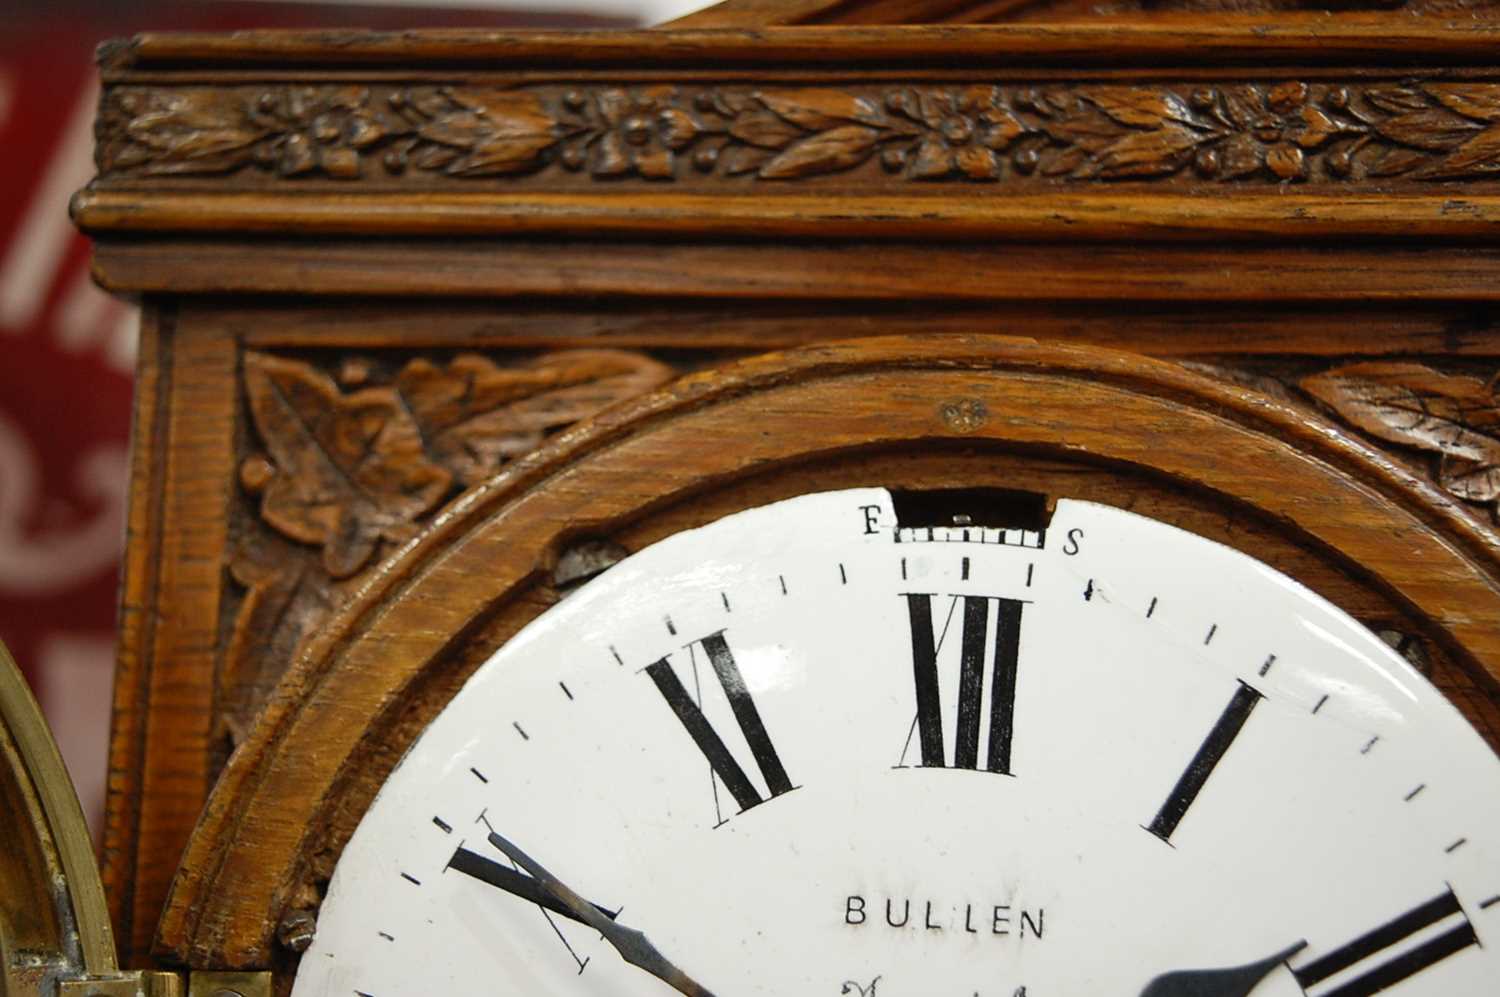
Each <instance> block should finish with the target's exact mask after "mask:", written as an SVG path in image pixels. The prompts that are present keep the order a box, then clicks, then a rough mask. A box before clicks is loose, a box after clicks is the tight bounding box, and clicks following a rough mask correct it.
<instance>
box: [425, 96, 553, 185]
mask: <svg viewBox="0 0 1500 997" xmlns="http://www.w3.org/2000/svg"><path fill="white" fill-rule="evenodd" d="M449 95H450V96H451V97H452V99H453V101H454V103H455V104H456V105H457V106H456V107H455V108H454V109H453V110H451V111H448V112H446V113H442V114H439V115H438V116H436V117H435V118H433V119H432V120H431V121H429V122H427V123H426V124H424V125H422V126H421V127H420V128H418V129H417V134H418V135H420V136H421V137H422V138H425V139H427V140H429V141H432V142H436V143H438V144H441V145H446V146H450V147H452V148H454V149H457V150H461V151H462V155H460V156H457V157H456V158H454V159H452V160H451V161H449V162H448V163H446V164H445V165H444V167H443V169H445V170H446V172H448V173H451V174H453V175H455V176H475V177H477V176H497V175H500V174H505V173H518V172H522V171H525V170H530V169H535V168H537V167H538V166H540V165H541V156H542V153H543V152H545V151H546V150H547V149H549V148H551V147H552V145H553V144H555V143H556V142H557V139H558V135H559V128H558V123H557V121H556V120H554V119H553V118H552V117H551V116H550V115H549V114H548V113H547V112H546V110H545V109H544V108H543V107H542V102H541V101H540V100H539V99H538V98H537V96H536V94H534V93H528V92H525V91H503V90H502V91H481V90H453V91H450V93H449Z"/></svg>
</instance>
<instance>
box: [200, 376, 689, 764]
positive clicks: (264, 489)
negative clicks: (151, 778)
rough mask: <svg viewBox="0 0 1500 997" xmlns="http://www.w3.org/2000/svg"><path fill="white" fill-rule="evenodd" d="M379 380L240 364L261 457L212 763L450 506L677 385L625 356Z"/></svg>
mask: <svg viewBox="0 0 1500 997" xmlns="http://www.w3.org/2000/svg"><path fill="white" fill-rule="evenodd" d="M377 367H378V364H377V363H376V362H375V361H373V360H370V359H367V358H363V357H352V358H346V359H345V360H343V362H342V363H341V364H340V365H339V367H338V370H337V372H336V374H334V375H330V374H328V373H326V372H324V370H322V369H321V368H320V367H319V366H317V365H315V364H314V363H310V362H307V361H305V360H301V359H290V358H287V357H282V356H277V355H274V354H270V353H248V354H246V355H245V356H244V358H243V377H242V383H243V388H244V396H245V402H246V408H247V410H248V416H249V422H250V424H251V426H253V434H252V435H253V440H254V443H255V445H256V448H255V449H254V450H253V452H251V453H249V454H248V455H247V456H245V457H244V459H243V460H242V461H241V463H240V468H239V485H240V488H241V489H242V491H243V493H244V494H245V495H246V496H247V497H248V498H250V499H251V502H250V503H249V504H248V505H246V506H242V507H241V508H242V512H241V514H240V515H239V516H238V517H236V518H237V521H236V522H235V524H234V526H235V536H236V541H235V543H234V546H233V549H232V552H231V555H230V562H229V571H230V575H231V577H232V579H233V580H234V582H235V583H236V585H237V586H239V588H240V589H241V590H242V593H243V594H242V596H241V598H240V601H239V607H238V610H237V612H236V614H235V618H234V622H233V624H232V629H231V631H230V633H229V635H228V638H227V640H226V641H225V642H224V647H225V651H224V654H223V657H222V659H221V664H220V671H219V676H218V682H217V689H218V703H219V717H218V730H217V734H218V738H217V740H218V742H219V744H220V745H221V747H225V748H230V747H232V746H233V745H234V744H236V743H238V741H239V740H240V738H241V736H242V734H243V732H244V730H245V729H246V728H247V726H248V724H249V723H250V721H251V719H252V718H253V717H254V715H255V713H256V711H257V710H258V709H259V708H260V706H261V704H262V703H263V702H264V698H265V696H266V695H267V694H268V693H269V691H270V689H271V688H272V687H273V686H274V685H275V683H276V680H277V679H278V678H279V677H280V674H281V671H282V669H283V668H284V667H285V664H286V662H288V661H289V660H291V658H292V656H293V654H294V653H295V651H296V648H297V645H298V644H299V643H300V642H301V640H302V638H303V637H304V636H305V635H306V634H308V633H310V632H311V631H312V630H314V629H316V627H317V626H318V625H319V624H320V623H321V622H323V621H324V620H325V619H327V618H328V616H329V614H330V613H332V611H333V610H334V609H336V608H337V607H338V606H339V605H341V604H342V603H343V602H344V601H345V600H346V599H347V598H348V596H349V595H350V593H352V592H353V591H354V590H355V589H356V588H358V586H359V585H360V584H361V582H362V579H363V576H364V575H365V574H367V573H368V572H369V571H370V570H372V568H373V567H374V566H375V565H376V564H378V563H379V561H380V560H381V559H382V558H383V557H384V556H385V555H387V554H388V553H389V552H390V551H391V550H392V549H393V548H394V545H396V544H399V543H401V542H403V541H404V540H406V539H408V538H409V537H410V536H412V535H413V534H415V532H416V531H417V530H418V529H419V528H420V527H421V525H422V524H423V523H424V522H425V521H426V520H427V519H429V518H431V517H432V516H433V515H434V514H436V512H437V511H438V510H439V509H440V508H441V507H442V506H443V505H444V504H445V502H446V501H447V500H450V499H451V498H452V497H453V496H455V495H456V494H457V493H458V492H459V491H460V490H461V489H463V488H465V487H468V486H470V485H473V484H476V483H478V482H480V481H483V480H484V479H485V478H487V477H489V476H490V475H492V474H494V473H495V472H497V471H498V470H499V469H500V468H501V467H502V466H503V465H504V464H505V463H506V462H507V461H509V460H512V459H514V458H516V457H518V456H521V455H522V454H525V453H527V452H529V451H531V450H533V449H535V448H536V447H538V446H540V445H541V443H542V442H543V441H544V439H545V438H546V437H547V436H548V435H550V434H551V433H553V432H556V431H557V430H560V429H562V428H565V427H567V426H569V425H572V424H573V423H575V422H578V421H580V420H583V419H586V418H588V417H590V416H592V415H594V414H595V413H596V412H599V411H601V410H602V409H604V408H607V407H609V406H610V405H613V404H615V403H616V402H620V401H624V400H626V399H629V398H633V397H635V396H637V395H641V394H644V393H646V392H648V391H650V390H651V389H653V388H656V387H658V386H659V385H661V384H663V383H665V382H666V381H667V380H668V379H669V378H671V377H672V376H673V373H674V372H673V370H672V368H670V367H668V366H666V365H664V364H661V363H658V362H657V361H655V360H653V359H651V358H650V357H648V356H646V355H644V354H641V353H633V352H626V351H619V350H571V351H560V352H555V353H548V354H543V355H541V356H538V357H536V358H534V359H530V360H524V361H519V362H517V361H511V362H508V363H505V364H498V363H496V362H495V361H493V360H491V359H489V358H487V357H484V356H481V355H478V354H460V355H458V356H455V357H453V358H452V359H449V360H446V361H435V360H432V359H429V358H427V357H415V358H412V359H409V360H407V361H406V362H405V363H404V364H401V365H400V366H399V368H398V369H396V370H395V371H394V373H391V374H390V375H388V376H380V375H378V374H377V373H376V369H377ZM251 506H253V511H251Z"/></svg>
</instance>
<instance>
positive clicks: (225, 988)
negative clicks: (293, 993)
mask: <svg viewBox="0 0 1500 997" xmlns="http://www.w3.org/2000/svg"><path fill="white" fill-rule="evenodd" d="M57 997H271V974H270V973H219V972H209V971H205V970H198V969H195V970H192V971H191V972H188V973H183V974H179V973H162V972H156V971H152V970H136V971H133V972H125V973H116V974H115V975H113V976H100V977H94V978H92V979H84V980H63V981H62V982H60V983H59V984H58V985H57Z"/></svg>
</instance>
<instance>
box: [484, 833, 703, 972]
mask: <svg viewBox="0 0 1500 997" xmlns="http://www.w3.org/2000/svg"><path fill="white" fill-rule="evenodd" d="M490 844H492V845H494V846H495V847H496V848H498V849H500V850H501V851H502V852H504V853H505V855H506V857H507V858H509V859H510V860H511V861H513V862H515V863H516V865H519V866H520V867H521V868H522V869H525V870H526V872H527V873H528V874H530V876H531V878H533V879H535V880H536V881H537V883H539V884H540V885H541V887H542V889H544V890H546V891H547V892H548V893H550V894H552V896H554V897H556V898H557V899H558V900H559V901H560V902H561V903H562V905H563V906H564V907H566V908H567V909H568V912H569V913H570V914H571V916H573V917H576V918H577V919H578V920H580V921H582V922H583V923H584V924H587V925H588V926H589V927H591V928H593V929H594V930H595V931H597V932H599V934H601V935H603V936H604V940H605V941H607V942H609V943H610V944H611V945H613V946H614V947H615V949H616V950H618V951H619V953H620V955H621V956H622V957H623V958H624V959H625V961H626V962H628V963H630V964H631V965H632V966H636V967H639V968H640V969H644V970H645V971H646V972H648V973H650V974H651V975H652V976H654V977H656V978H657V979H659V980H662V981H663V982H665V983H667V984H668V985H670V986H671V987H672V989H674V990H676V991H677V992H678V993H684V994H687V995H688V997H714V995H713V994H712V993H711V992H710V991H708V990H707V989H705V988H704V987H703V986H701V985H700V984H698V983H697V982H695V981H694V980H693V979H692V978H691V977H689V976H688V975H687V974H686V973H684V972H683V971H682V970H680V969H678V968H677V967H676V966H674V965H673V964H672V963H671V962H670V961H668V959H667V957H666V956H664V955H662V954H661V953H660V952H659V951H657V949H656V946H655V945H652V944H651V941H650V940H649V939H648V938H647V937H646V936H645V935H644V934H642V933H641V932H639V931H637V930H635V929H634V928H627V927H625V926H624V925H621V924H617V923H615V922H614V921H612V920H610V919H609V916H608V915H606V914H604V913H603V912H601V911H600V910H599V909H598V908H597V907H595V906H594V905H593V904H591V903H589V902H588V901H587V900H585V899H583V897H581V896H579V895H578V894H577V893H574V892H573V891H572V890H571V889H569V888H568V886H567V885H566V884H565V883H563V882H562V881H561V880H559V879H558V878H557V877H556V876H554V875H552V873H550V872H548V871H547V870H546V869H544V868H542V866H541V865H539V864H538V863H537V861H536V860H535V859H533V858H532V857H531V856H530V855H527V854H526V853H525V852H523V851H521V849H519V848H517V847H516V846H515V845H514V844H512V843H511V842H509V841H507V840H506V839H505V838H503V837H501V836H500V835H498V834H496V833H495V832H494V831H491V832H490Z"/></svg>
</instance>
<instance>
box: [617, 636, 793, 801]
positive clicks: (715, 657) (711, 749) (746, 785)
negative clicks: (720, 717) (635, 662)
mask: <svg viewBox="0 0 1500 997" xmlns="http://www.w3.org/2000/svg"><path fill="white" fill-rule="evenodd" d="M696 643H697V644H698V645H699V646H701V647H702V648H703V652H704V654H706V655H707V656H708V660H709V663H710V664H712V665H713V669H714V674H715V675H717V676H718V679H719V686H720V687H721V688H722V689H723V690H724V695H725V696H727V697H728V698H729V708H730V709H731V710H732V711H733V712H734V719H735V722H736V723H737V724H738V725H739V728H740V733H741V734H743V735H744V737H745V743H746V744H748V745H749V746H750V753H751V755H752V756H753V757H754V758H755V764H756V766H757V767H758V768H759V769H760V774H761V777H762V778H763V779H764V780H765V784H766V789H767V791H768V792H770V794H771V795H770V796H769V797H766V796H762V795H761V794H760V790H759V789H758V788H756V786H755V784H754V783H753V782H751V781H750V777H749V776H747V775H746V774H745V770H744V769H743V768H741V767H740V763H739V762H737V761H735V758H734V755H733V754H732V753H731V752H730V750H729V747H728V745H726V744H725V743H724V739H723V738H722V737H721V736H720V735H719V732H718V731H716V730H715V729H714V726H713V724H712V723H710V722H709V720H708V718H707V717H706V716H704V714H703V709H702V707H701V706H700V705H699V703H697V702H695V701H694V700H693V697H692V696H690V695H688V691H687V689H686V688H684V687H683V684H682V681H681V680H680V679H679V678H678V677H677V673H676V672H675V671H673V670H672V664H671V662H670V661H669V660H668V659H667V658H662V659H661V660H660V661H657V662H655V663H654V664H651V665H648V666H647V667H646V674H647V675H649V676H650V677H651V681H652V682H654V683H656V688H657V690H658V691H660V692H661V694H662V696H663V698H665V699H666V701H667V705H668V706H670V707H671V708H672V712H673V713H675V714H676V715H677V719H678V720H680V721H681V722H682V726H683V729H684V730H686V731H687V733H688V736H689V737H691V738H692V739H693V743H694V744H696V745H697V746H698V750H699V751H701V752H703V756H704V757H705V758H707V759H708V764H709V766H710V767H711V768H712V769H713V772H714V774H715V775H716V776H718V777H719V779H720V780H721V781H722V782H723V783H724V785H725V787H726V788H728V790H729V792H730V795H732V796H733V797H734V799H735V802H737V803H738V804H739V805H740V810H741V811H745V810H749V809H750V808H751V807H753V806H757V805H759V804H761V803H764V802H766V800H767V799H774V798H775V797H777V796H780V795H781V794H782V793H788V792H791V790H792V789H793V788H794V787H793V786H792V780H791V779H790V778H788V777H787V774H786V767H785V766H783V765H782V764H781V756H780V755H778V754H777V753H776V746H775V745H773V744H772V743H771V736H770V735H769V734H768V733H766V725H765V722H764V721H762V720H761V718H760V710H758V709H757V708H756V706H755V700H754V699H753V698H751V696H750V690H749V689H747V688H746V687H745V678H744V676H743V675H741V674H740V668H739V665H737V664H735V660H734V655H733V654H732V653H731V652H730V650H729V645H728V643H726V642H725V640H724V633H723V631H719V632H718V633H713V634H709V635H708V636H707V637H704V638H703V639H702V640H699V641H697V642H696ZM695 660H696V659H695Z"/></svg>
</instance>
